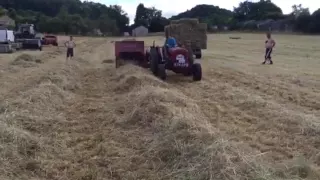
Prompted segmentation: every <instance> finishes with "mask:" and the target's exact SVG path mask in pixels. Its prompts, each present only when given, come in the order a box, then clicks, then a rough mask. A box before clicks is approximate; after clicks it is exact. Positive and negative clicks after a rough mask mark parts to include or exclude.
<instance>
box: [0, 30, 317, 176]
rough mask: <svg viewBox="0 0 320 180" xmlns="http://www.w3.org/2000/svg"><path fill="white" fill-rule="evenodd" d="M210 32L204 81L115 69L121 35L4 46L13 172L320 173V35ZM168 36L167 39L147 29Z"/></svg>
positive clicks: (6, 137)
mask: <svg viewBox="0 0 320 180" xmlns="http://www.w3.org/2000/svg"><path fill="white" fill-rule="evenodd" d="M229 36H232V35H230V34H218V35H209V36H208V39H209V42H208V49H207V50H206V51H204V52H203V57H204V58H203V59H202V60H200V62H201V64H202V67H203V80H202V81H201V82H196V83H194V82H192V78H190V77H184V76H180V75H175V74H172V73H170V74H169V76H168V80H167V81H166V82H162V81H160V80H159V79H157V78H155V77H154V76H152V75H151V73H150V72H149V71H148V70H146V69H141V68H139V67H135V66H132V65H125V66H122V67H121V68H119V69H117V70H115V68H114V64H113V63H112V61H110V59H114V53H113V43H112V41H114V40H115V38H108V39H107V38H84V37H81V38H80V37H77V38H75V41H76V43H77V48H76V50H75V54H76V57H75V58H74V61H73V62H70V63H69V64H66V63H65V49H64V48H62V47H59V48H57V47H47V48H44V51H42V52H39V51H31V52H27V51H25V52H22V51H21V52H17V53H15V54H1V55H0V82H1V86H0V98H1V100H0V179H1V180H2V179H3V180H6V179H8V180H11V179H12V180H16V179H17V180H18V179H19V180H20V179H28V180H29V179H30V180H31V179H33V180H48V179H52V180H102V179H108V180H109V179H114V180H118V179H128V180H135V179H150V180H170V179H172V180H173V179H175V180H176V179H179V180H186V179H190V180H191V179H192V180H198V179H199V180H200V179H203V180H207V179H208V180H209V179H212V180H230V179H234V180H236V179H239V180H245V179H248V180H253V179H256V180H258V179H259V180H276V179H285V180H298V179H309V180H319V179H320V60H319V59H320V51H319V45H320V37H315V36H293V35H275V36H274V38H275V40H276V41H277V47H276V49H275V50H274V55H273V58H274V65H261V62H262V61H263V57H264V54H263V53H264V38H265V37H264V35H259V34H237V36H241V37H242V39H240V40H232V39H229ZM141 39H144V40H145V41H146V44H151V43H152V41H153V40H156V42H157V43H159V44H163V40H164V39H163V37H147V38H141Z"/></svg>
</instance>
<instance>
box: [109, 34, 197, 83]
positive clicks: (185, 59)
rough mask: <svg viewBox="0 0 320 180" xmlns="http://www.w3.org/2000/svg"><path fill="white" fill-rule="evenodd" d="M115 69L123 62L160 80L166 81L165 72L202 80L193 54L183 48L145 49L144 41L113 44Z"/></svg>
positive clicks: (125, 41) (154, 47)
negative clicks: (149, 72) (146, 69)
mask: <svg viewBox="0 0 320 180" xmlns="http://www.w3.org/2000/svg"><path fill="white" fill-rule="evenodd" d="M115 56H116V63H115V64H116V68H118V67H119V66H121V65H122V64H123V63H124V62H129V61H130V62H131V63H134V64H136V65H139V66H142V67H145V68H148V67H150V69H151V71H152V73H153V74H154V75H156V76H157V77H159V78H160V79H162V80H166V78H167V73H166V70H171V71H173V72H175V73H179V74H183V75H185V76H193V80H194V81H200V80H201V79H202V69H201V65H200V64H199V63H194V59H193V52H192V50H189V49H187V48H185V47H181V46H180V47H175V48H170V49H169V48H166V47H162V48H161V47H158V46H155V42H153V45H152V46H151V47H149V48H147V49H145V46H144V41H136V40H134V39H133V40H132V39H131V40H123V41H116V42H115Z"/></svg>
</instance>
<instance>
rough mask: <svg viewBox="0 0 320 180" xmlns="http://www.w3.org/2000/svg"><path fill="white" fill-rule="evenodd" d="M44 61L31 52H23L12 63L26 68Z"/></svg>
mask: <svg viewBox="0 0 320 180" xmlns="http://www.w3.org/2000/svg"><path fill="white" fill-rule="evenodd" d="M40 63H43V61H42V60H41V59H37V58H36V57H34V56H31V55H29V54H21V55H19V56H18V57H17V58H16V59H14V60H13V61H12V62H11V65H14V66H21V67H24V68H29V67H37V66H38V65H37V64H40Z"/></svg>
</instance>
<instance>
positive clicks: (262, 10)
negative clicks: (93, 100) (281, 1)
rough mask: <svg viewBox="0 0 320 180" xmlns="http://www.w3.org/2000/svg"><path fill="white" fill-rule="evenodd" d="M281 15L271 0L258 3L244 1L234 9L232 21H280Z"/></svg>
mask: <svg viewBox="0 0 320 180" xmlns="http://www.w3.org/2000/svg"><path fill="white" fill-rule="evenodd" d="M281 18H283V13H282V10H281V8H279V7H278V6H276V5H275V4H274V3H272V2H271V0H260V1H259V2H251V1H244V2H241V3H240V4H239V6H238V7H236V8H234V19H236V20H237V21H240V22H241V21H248V20H266V19H273V20H277V19H281Z"/></svg>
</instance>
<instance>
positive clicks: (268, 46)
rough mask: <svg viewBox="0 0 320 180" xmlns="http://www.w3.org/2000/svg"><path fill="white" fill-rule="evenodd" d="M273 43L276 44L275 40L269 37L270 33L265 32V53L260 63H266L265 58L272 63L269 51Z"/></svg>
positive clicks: (270, 51)
mask: <svg viewBox="0 0 320 180" xmlns="http://www.w3.org/2000/svg"><path fill="white" fill-rule="evenodd" d="M275 45H276V41H275V40H273V39H272V38H271V34H270V33H267V40H266V42H265V47H266V54H265V56H264V61H263V62H262V64H266V61H267V60H269V62H270V64H273V62H272V59H271V53H272V49H273V48H274V46H275Z"/></svg>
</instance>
